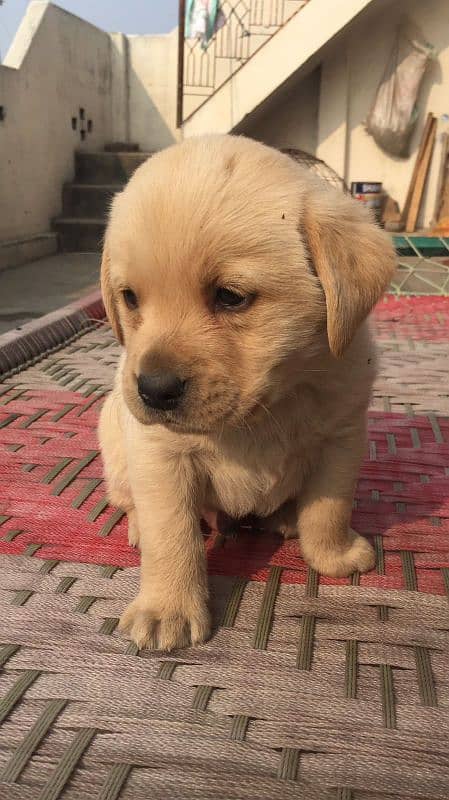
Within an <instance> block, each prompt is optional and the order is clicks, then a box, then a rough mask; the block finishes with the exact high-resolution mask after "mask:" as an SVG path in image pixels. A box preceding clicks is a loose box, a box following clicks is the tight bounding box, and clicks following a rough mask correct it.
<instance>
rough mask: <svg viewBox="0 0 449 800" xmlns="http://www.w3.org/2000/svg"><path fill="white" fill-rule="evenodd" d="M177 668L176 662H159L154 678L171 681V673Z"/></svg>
mask: <svg viewBox="0 0 449 800" xmlns="http://www.w3.org/2000/svg"><path fill="white" fill-rule="evenodd" d="M177 666H178V664H177V662H176V661H161V663H160V664H159V669H158V671H157V674H156V677H157V678H160V679H161V680H162V681H171V679H172V676H173V673H174V671H175V669H176V667H177Z"/></svg>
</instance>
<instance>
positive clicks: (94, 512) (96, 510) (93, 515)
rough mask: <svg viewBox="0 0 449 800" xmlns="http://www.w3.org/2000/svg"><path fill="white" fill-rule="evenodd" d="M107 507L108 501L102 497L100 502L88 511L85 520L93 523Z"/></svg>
mask: <svg viewBox="0 0 449 800" xmlns="http://www.w3.org/2000/svg"><path fill="white" fill-rule="evenodd" d="M108 505H109V501H108V498H107V497H103V498H102V499H101V500H99V501H98V503H96V504H95V505H94V507H93V508H92V509H91V510H90V511H89V513H88V515H87V519H88V520H89V522H95V520H96V519H97V517H99V516H100V514H102V513H103V511H104V510H105V508H107V507H108Z"/></svg>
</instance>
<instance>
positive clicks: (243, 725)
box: [229, 714, 251, 742]
mask: <svg viewBox="0 0 449 800" xmlns="http://www.w3.org/2000/svg"><path fill="white" fill-rule="evenodd" d="M250 719H251V717H247V716H245V715H244V714H236V715H235V716H234V717H233V718H232V726H231V732H230V734H229V738H230V739H232V740H233V741H234V742H244V741H245V737H246V731H247V730H248V725H249V722H250Z"/></svg>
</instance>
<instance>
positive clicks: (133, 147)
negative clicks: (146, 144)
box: [104, 142, 140, 153]
mask: <svg viewBox="0 0 449 800" xmlns="http://www.w3.org/2000/svg"><path fill="white" fill-rule="evenodd" d="M104 149H105V151H106V153H137V152H139V149H140V148H139V145H138V144H134V143H131V144H130V143H127V142H109V143H108V144H105V146H104Z"/></svg>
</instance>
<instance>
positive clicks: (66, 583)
mask: <svg viewBox="0 0 449 800" xmlns="http://www.w3.org/2000/svg"><path fill="white" fill-rule="evenodd" d="M75 581H76V578H74V577H73V575H66V576H65V578H62V579H61V580H60V581H59V583H58V585H57V587H56V589H55V592H56V594H66V592H68V591H69V589H70V587H71V586H73V584H74V583H75Z"/></svg>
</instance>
